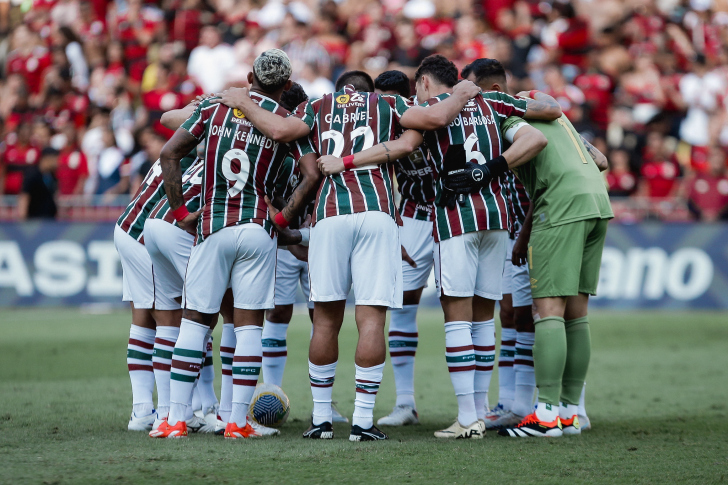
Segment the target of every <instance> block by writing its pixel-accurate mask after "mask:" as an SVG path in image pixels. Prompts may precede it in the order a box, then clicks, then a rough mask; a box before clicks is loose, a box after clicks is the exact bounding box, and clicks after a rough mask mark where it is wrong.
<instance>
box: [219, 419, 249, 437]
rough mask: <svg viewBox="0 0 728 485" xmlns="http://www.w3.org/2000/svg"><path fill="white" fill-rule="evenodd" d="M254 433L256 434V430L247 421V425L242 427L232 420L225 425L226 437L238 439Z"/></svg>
mask: <svg viewBox="0 0 728 485" xmlns="http://www.w3.org/2000/svg"><path fill="white" fill-rule="evenodd" d="M252 434H255V430H253V427H252V426H251V425H250V422H247V421H246V423H245V426H243V427H240V426H238V425H237V424H235V423H233V422H230V423H228V424H227V426H225V439H226V440H236V439H240V438H249V437H250V436H251V435H252Z"/></svg>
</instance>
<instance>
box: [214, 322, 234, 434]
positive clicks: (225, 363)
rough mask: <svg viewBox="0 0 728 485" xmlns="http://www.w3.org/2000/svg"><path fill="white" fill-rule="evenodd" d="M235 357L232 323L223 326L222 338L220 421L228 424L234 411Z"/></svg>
mask: <svg viewBox="0 0 728 485" xmlns="http://www.w3.org/2000/svg"><path fill="white" fill-rule="evenodd" d="M234 355H235V328H234V326H233V324H232V323H225V324H223V326H222V337H221V338H220V366H221V368H222V372H221V374H222V379H221V380H222V385H221V386H220V409H219V410H218V414H219V415H220V419H221V420H222V421H223V422H225V423H227V422H228V420H229V419H230V412H231V411H232V410H233V356H234Z"/></svg>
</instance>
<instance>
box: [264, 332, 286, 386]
mask: <svg viewBox="0 0 728 485" xmlns="http://www.w3.org/2000/svg"><path fill="white" fill-rule="evenodd" d="M286 333H288V324H287V323H272V322H269V321H268V320H266V321H265V325H264V326H263V382H265V383H266V384H275V385H276V386H278V387H280V386H281V384H282V383H283V371H284V370H285V369H286V359H287V358H288V348H287V347H286Z"/></svg>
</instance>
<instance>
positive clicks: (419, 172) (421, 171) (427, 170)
mask: <svg viewBox="0 0 728 485" xmlns="http://www.w3.org/2000/svg"><path fill="white" fill-rule="evenodd" d="M402 173H403V174H405V175H409V176H410V177H417V176H419V177H424V176H425V175H429V174H431V173H432V167H422V168H416V169H412V170H404V169H403V170H402Z"/></svg>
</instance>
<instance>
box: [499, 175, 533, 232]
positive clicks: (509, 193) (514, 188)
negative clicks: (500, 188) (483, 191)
mask: <svg viewBox="0 0 728 485" xmlns="http://www.w3.org/2000/svg"><path fill="white" fill-rule="evenodd" d="M503 180H504V182H505V187H506V201H507V202H508V216H509V217H510V222H511V238H514V237H515V236H516V235H517V234H518V233H519V232H521V229H522V228H523V223H524V222H525V220H526V214H527V213H528V207H529V206H530V205H531V199H529V198H528V193H526V188H525V187H524V186H523V184H522V183H521V181H520V180H518V177H516V174H515V173H513V172H512V171H510V170H509V171H508V172H506V173H505V175H504V179H503Z"/></svg>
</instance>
